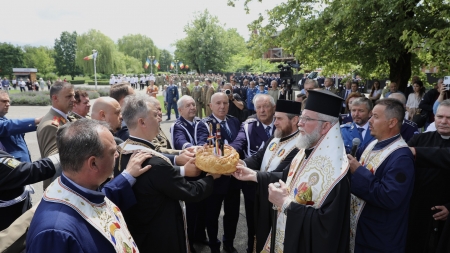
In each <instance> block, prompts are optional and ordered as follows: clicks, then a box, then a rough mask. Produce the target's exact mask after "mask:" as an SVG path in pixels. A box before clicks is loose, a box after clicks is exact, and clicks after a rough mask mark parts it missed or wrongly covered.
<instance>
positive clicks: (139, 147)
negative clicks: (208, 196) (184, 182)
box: [119, 139, 190, 253]
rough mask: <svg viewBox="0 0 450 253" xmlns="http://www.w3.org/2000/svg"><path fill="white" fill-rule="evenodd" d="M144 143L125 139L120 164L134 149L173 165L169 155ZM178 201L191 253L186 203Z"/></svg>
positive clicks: (120, 147) (121, 147)
mask: <svg viewBox="0 0 450 253" xmlns="http://www.w3.org/2000/svg"><path fill="white" fill-rule="evenodd" d="M130 143H131V144H130ZM143 145H145V144H143V143H140V142H136V141H131V140H129V139H128V140H127V141H125V142H124V143H122V144H120V145H119V149H120V158H119V166H120V160H121V158H122V154H124V153H126V152H130V151H134V150H144V151H146V152H149V153H151V154H152V155H154V156H157V157H159V158H161V159H163V160H164V161H166V162H167V163H168V164H169V165H171V166H172V163H171V162H170V160H169V159H168V158H167V157H165V156H163V155H162V154H160V153H158V152H156V151H155V150H153V149H151V148H149V147H146V146H143ZM119 170H120V169H119ZM178 202H179V203H180V207H181V212H182V213H183V223H184V235H185V238H186V249H187V252H188V253H189V249H190V247H189V239H188V235H187V223H186V205H185V203H184V201H182V200H179V201H178Z"/></svg>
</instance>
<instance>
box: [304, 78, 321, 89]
mask: <svg viewBox="0 0 450 253" xmlns="http://www.w3.org/2000/svg"><path fill="white" fill-rule="evenodd" d="M309 83H312V84H313V86H314V88H313V89H317V88H319V84H318V83H317V81H316V80H314V79H306V80H305V84H304V85H303V86H305V85H307V84H309Z"/></svg>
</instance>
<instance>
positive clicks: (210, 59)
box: [175, 10, 245, 73]
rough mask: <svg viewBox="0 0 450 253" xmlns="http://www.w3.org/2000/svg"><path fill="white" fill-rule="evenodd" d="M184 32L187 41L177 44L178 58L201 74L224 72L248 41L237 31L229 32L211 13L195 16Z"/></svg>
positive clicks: (180, 41) (178, 41)
mask: <svg viewBox="0 0 450 253" xmlns="http://www.w3.org/2000/svg"><path fill="white" fill-rule="evenodd" d="M184 32H185V33H186V37H185V38H184V39H180V40H177V41H176V42H175V46H176V50H175V55H176V57H177V58H178V59H180V60H181V61H183V63H184V64H189V66H190V68H191V69H195V70H197V72H198V73H205V72H207V71H208V70H213V71H223V70H224V69H225V68H226V66H227V64H228V63H229V61H230V60H231V56H232V55H233V54H236V53H237V52H238V51H239V50H241V49H242V48H245V41H244V39H243V38H242V37H241V36H240V35H239V34H238V33H237V32H236V30H235V29H229V30H225V28H224V25H222V24H220V23H219V20H218V18H217V17H216V16H212V15H211V14H210V13H209V12H208V10H205V11H204V12H202V13H198V14H197V15H195V17H194V20H193V21H192V22H189V23H188V24H187V25H186V26H185V27H184Z"/></svg>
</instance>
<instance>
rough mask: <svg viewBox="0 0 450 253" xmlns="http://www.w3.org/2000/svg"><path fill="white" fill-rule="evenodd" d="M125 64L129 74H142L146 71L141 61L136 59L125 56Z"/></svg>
mask: <svg viewBox="0 0 450 253" xmlns="http://www.w3.org/2000/svg"><path fill="white" fill-rule="evenodd" d="M119 53H121V52H119ZM124 62H125V68H126V70H127V71H126V73H128V74H140V73H142V72H143V71H144V68H143V66H142V63H141V61H140V60H138V59H136V58H134V57H131V56H128V55H124ZM153 72H154V71H153Z"/></svg>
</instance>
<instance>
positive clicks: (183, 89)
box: [181, 86, 191, 96]
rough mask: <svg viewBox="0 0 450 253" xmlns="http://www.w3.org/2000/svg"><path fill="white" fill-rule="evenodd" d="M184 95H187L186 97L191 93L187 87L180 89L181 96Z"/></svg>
mask: <svg viewBox="0 0 450 253" xmlns="http://www.w3.org/2000/svg"><path fill="white" fill-rule="evenodd" d="M184 95H188V96H190V95H191V91H190V90H189V88H188V87H187V86H186V87H181V96H184Z"/></svg>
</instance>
